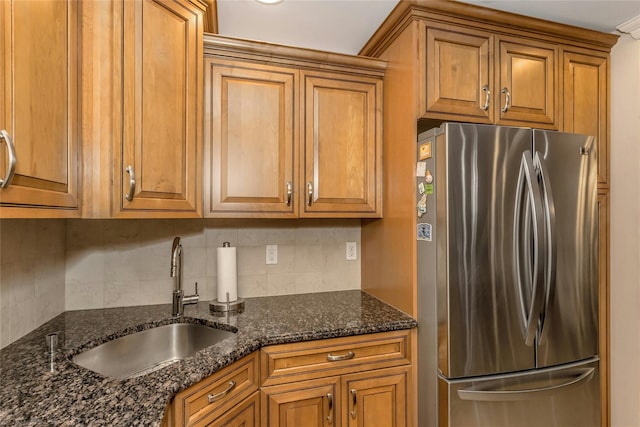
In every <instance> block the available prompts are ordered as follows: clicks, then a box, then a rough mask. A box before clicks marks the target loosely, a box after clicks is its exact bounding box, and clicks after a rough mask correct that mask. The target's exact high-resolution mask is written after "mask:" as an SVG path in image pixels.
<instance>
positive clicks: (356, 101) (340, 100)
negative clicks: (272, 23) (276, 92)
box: [300, 72, 382, 218]
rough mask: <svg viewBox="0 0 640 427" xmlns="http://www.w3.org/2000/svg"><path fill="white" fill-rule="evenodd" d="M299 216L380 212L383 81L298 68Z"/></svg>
mask: <svg viewBox="0 0 640 427" xmlns="http://www.w3.org/2000/svg"><path fill="white" fill-rule="evenodd" d="M301 86H302V90H301V94H302V96H303V100H302V101H301V103H302V106H303V108H304V115H303V124H302V128H303V138H304V143H303V147H304V153H303V154H302V155H303V159H304V160H303V162H304V168H303V170H302V174H301V176H302V179H301V184H302V185H301V187H302V189H301V190H302V192H304V193H303V194H304V197H301V198H300V199H301V200H300V212H301V213H300V216H316V217H327V216H331V217H358V218H364V217H379V216H381V214H382V212H381V206H382V201H381V188H380V187H381V184H382V182H381V173H382V172H381V159H380V157H381V138H382V134H381V132H382V128H381V125H382V115H381V114H382V93H381V92H382V80H381V79H373V78H366V77H361V76H352V75H347V74H344V75H342V74H330V73H311V72H308V73H302V74H301Z"/></svg>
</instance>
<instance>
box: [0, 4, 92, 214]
mask: <svg viewBox="0 0 640 427" xmlns="http://www.w3.org/2000/svg"><path fill="white" fill-rule="evenodd" d="M0 26H1V27H0V56H2V65H0V86H1V87H0V95H1V99H2V101H0V129H2V130H4V131H5V132H6V134H5V135H7V136H8V138H4V137H2V138H0V179H2V180H3V181H7V177H8V171H9V163H11V162H10V159H11V158H12V157H13V156H11V155H10V153H9V148H8V142H7V141H6V139H9V140H11V141H12V143H13V146H14V147H15V150H14V153H15V164H14V166H15V167H14V173H15V174H14V175H13V179H12V180H9V182H10V183H9V185H8V186H7V187H6V188H3V189H0V205H1V206H2V207H0V216H1V217H3V218H6V217H23V218H25V217H27V218H28V217H65V216H67V217H71V216H79V211H78V207H79V200H78V189H79V184H80V183H79V176H80V174H79V167H80V160H79V159H80V149H79V121H78V103H79V98H78V49H79V40H78V26H79V5H78V2H77V1H52V0H43V1H30V0H5V1H3V2H2V4H1V5H0ZM21 207H22V208H25V207H28V208H29V209H21ZM34 207H36V208H46V209H33V208H34ZM50 208H54V209H50Z"/></svg>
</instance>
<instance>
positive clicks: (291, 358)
mask: <svg viewBox="0 0 640 427" xmlns="http://www.w3.org/2000/svg"><path fill="white" fill-rule="evenodd" d="M410 339H411V338H410V331H409V330H404V331H394V332H384V333H379V334H369V335H358V336H353V337H344V338H333V339H327V340H317V341H307V342H301V343H295V344H282V345H274V346H268V347H264V348H263V349H262V350H260V359H261V365H262V373H261V384H262V385H274V384H283V383H287V382H291V381H300V380H306V379H313V378H322V377H327V376H330V375H341V374H344V373H352V372H360V371H365V370H370V369H378V368H386V367H391V366H400V365H406V364H409V363H411V342H410Z"/></svg>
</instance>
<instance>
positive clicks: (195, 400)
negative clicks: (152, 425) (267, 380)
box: [174, 352, 259, 426]
mask: <svg viewBox="0 0 640 427" xmlns="http://www.w3.org/2000/svg"><path fill="white" fill-rule="evenodd" d="M258 366H259V365H258V352H255V353H252V354H251V355H249V356H247V357H245V358H243V359H241V360H239V361H238V362H236V363H234V364H233V365H231V366H228V367H226V368H224V369H223V370H221V371H220V372H217V373H216V374H214V375H212V376H211V377H209V378H206V379H204V380H202V381H200V382H199V383H197V384H195V385H193V386H191V387H189V388H188V389H186V390H184V391H182V392H180V393H178V394H177V395H176V397H175V401H174V407H175V425H176V426H201V425H202V426H204V425H208V424H209V423H210V422H211V421H213V420H214V419H216V418H217V417H219V416H220V415H222V414H223V413H225V412H226V411H228V410H229V409H231V408H233V407H234V406H235V405H236V404H238V403H239V402H241V401H242V400H243V399H244V398H246V397H247V396H249V395H250V394H251V393H253V392H255V391H256V390H258Z"/></svg>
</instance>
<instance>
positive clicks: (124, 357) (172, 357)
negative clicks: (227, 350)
mask: <svg viewBox="0 0 640 427" xmlns="http://www.w3.org/2000/svg"><path fill="white" fill-rule="evenodd" d="M232 336H234V334H233V332H229V331H223V330H220V329H215V328H211V327H208V326H203V325H196V324H192V323H173V324H171V325H164V326H158V327H156V328H152V329H146V330H144V331H140V332H136V333H134V334H131V335H126V336H123V337H120V338H117V339H115V340H113V341H108V342H106V343H104V344H101V345H99V346H97V347H94V348H92V349H90V350H87V351H85V352H82V353H79V354H77V355H76V356H74V357H73V362H74V363H76V364H77V365H80V366H82V367H84V368H87V369H89V370H91V371H94V372H97V373H99V374H102V375H104V376H106V377H111V378H133V377H137V376H140V375H145V374H148V373H150V372H153V371H155V370H158V369H160V368H163V367H165V366H167V365H170V364H171V363H174V362H176V361H178V360H181V359H184V358H186V357H189V356H191V355H193V354H195V353H196V352H197V351H199V350H202V349H203V348H206V347H209V346H211V345H214V344H216V343H218V342H220V341H222V340H224V339H226V338H229V337H232Z"/></svg>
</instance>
